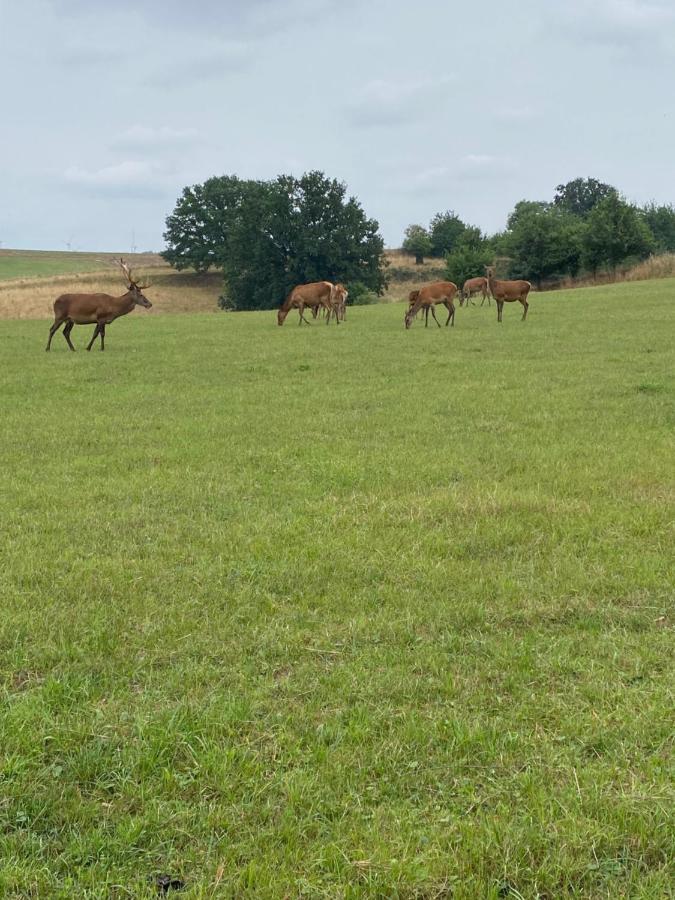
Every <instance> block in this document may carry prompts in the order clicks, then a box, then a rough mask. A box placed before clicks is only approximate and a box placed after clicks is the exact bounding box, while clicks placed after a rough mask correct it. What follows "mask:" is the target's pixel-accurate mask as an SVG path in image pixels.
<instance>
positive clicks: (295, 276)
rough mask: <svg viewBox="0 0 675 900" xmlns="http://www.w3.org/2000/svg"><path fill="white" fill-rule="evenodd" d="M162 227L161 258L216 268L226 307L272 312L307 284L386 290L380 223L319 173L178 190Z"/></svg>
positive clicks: (218, 181) (220, 181)
mask: <svg viewBox="0 0 675 900" xmlns="http://www.w3.org/2000/svg"><path fill="white" fill-rule="evenodd" d="M166 224H167V230H166V232H165V235H164V237H165V239H166V241H167V249H166V250H165V252H164V254H163V256H164V258H165V259H166V260H167V261H168V262H169V263H170V264H171V265H173V266H175V267H176V268H178V269H184V268H188V267H190V268H194V269H196V271H198V272H204V271H207V270H208V269H209V268H211V267H214V268H218V269H220V270H222V272H223V276H224V279H225V292H224V302H228V303H231V304H233V305H234V306H235V307H236V308H237V309H271V308H274V307H276V306H278V305H279V303H280V302H281V301H282V300H283V299H284V297H285V296H286V295H287V294H288V292H289V291H290V290H291V289H292V288H293V287H294V286H295V285H297V284H303V283H306V282H310V281H320V280H323V279H327V280H330V281H335V282H337V281H342V282H344V283H345V284H346V285H347V286H348V285H349V283H350V282H359V283H360V284H361V285H364V286H365V287H366V288H367V289H368V290H370V291H373V292H375V293H377V294H380V293H382V291H383V290H384V288H385V286H386V278H385V257H384V241H383V239H382V237H381V235H380V233H379V225H378V223H377V222H376V221H375V220H374V219H369V218H368V217H367V216H366V215H365V213H364V211H363V209H362V208H361V206H360V204H359V203H358V201H357V200H356V199H355V198H354V197H347V195H346V187H345V185H344V184H342V183H341V182H339V181H336V180H334V179H329V178H327V177H326V176H325V175H324V174H323V173H322V172H317V171H314V172H308V173H306V174H305V175H303V176H302V177H301V178H296V177H294V176H292V175H280V176H278V178H276V179H274V180H273V181H250V180H240V179H238V178H237V177H236V176H222V177H218V178H210V179H208V181H206V182H205V183H204V184H203V185H195V186H194V187H188V188H185V189H184V190H183V193H182V195H181V197H180V198H179V199H178V202H177V204H176V207H175V209H174V211H173V213H172V214H171V215H170V216H169V217H168V218H167V223H166Z"/></svg>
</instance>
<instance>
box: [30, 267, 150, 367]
mask: <svg viewBox="0 0 675 900" xmlns="http://www.w3.org/2000/svg"><path fill="white" fill-rule="evenodd" d="M117 264H118V265H119V267H120V269H121V270H122V273H123V274H124V277H125V278H126V281H127V284H128V285H129V287H128V288H127V292H126V294H123V295H122V296H121V297H112V296H111V295H110V294H61V296H60V297H57V298H56V300H55V301H54V324H53V325H52V327H51V328H50V329H49V340H48V341H47V348H46V349H47V350H49V348H50V346H51V343H52V338H53V337H54V335H55V334H56V332H57V331H58V330H59V328H60V327H61V326H62V325H63V323H64V322H65V323H66V324H65V327H64V329H63V336H64V338H65V339H66V343H67V344H68V346H69V347H70V349H71V350H75V347H73V344H72V341H71V340H70V332H71V331H72V330H73V326H75V325H94V324H95V325H96V328H95V329H94V334H93V335H92V338H91V340H90V341H89V343H88V344H87V350H91V348H92V344H93V343H94V341H95V340H96V338H97V337H98V335H99V334H100V335H101V350H104V349H105V345H104V338H105V326H106V325H109V324H110V323H111V322H114V321H115V319H119V317H120V316H126V315H127V313H130V312H131V311H132V310H133V308H134V307H135V306H143V307H145V309H150V307H151V306H152V303H151V302H150V301H149V300H148V298H147V297H144V296H143V293H142V292H143V291H144V290H145V289H146V288H147V287H148V285H147V284H139V283H138V282H137V281H135V280H134V278H133V277H132V274H131V270H130V269H129V266H128V265H127V264H126V263H125V262H124V260H123V259H120V260H119V262H118V263H117Z"/></svg>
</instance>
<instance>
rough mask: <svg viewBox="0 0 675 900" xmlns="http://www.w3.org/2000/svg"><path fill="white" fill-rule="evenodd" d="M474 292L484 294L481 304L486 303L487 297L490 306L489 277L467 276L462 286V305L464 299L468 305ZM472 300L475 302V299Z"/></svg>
mask: <svg viewBox="0 0 675 900" xmlns="http://www.w3.org/2000/svg"><path fill="white" fill-rule="evenodd" d="M474 294H482V295H483V299H482V300H481V301H480V305H481V306H482V305H483V304H484V303H485V300H486V298H487V302H488V306H489V305H490V291H489V290H488V280H487V278H467V280H466V281H465V282H464V286H463V287H462V294H461V299H460V306H461V305H462V300H463V301H465V302H466V305H467V306H468V305H469V301H470V300H471V298H472V297H473V295H474ZM471 302H472V303H473V300H471Z"/></svg>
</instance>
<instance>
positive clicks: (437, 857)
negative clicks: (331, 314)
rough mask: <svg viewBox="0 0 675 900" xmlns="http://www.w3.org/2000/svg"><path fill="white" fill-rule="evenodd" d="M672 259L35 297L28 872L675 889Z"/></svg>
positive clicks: (12, 751) (19, 590) (106, 893)
mask: <svg viewBox="0 0 675 900" xmlns="http://www.w3.org/2000/svg"><path fill="white" fill-rule="evenodd" d="M674 288H675V281H673V280H664V281H654V282H644V283H625V284H620V285H616V286H613V287H609V288H595V289H585V290H577V291H567V292H560V293H549V294H532V295H531V297H530V300H531V303H530V312H529V316H528V320H527V322H525V323H522V322H521V321H520V307H519V306H518V308H517V309H516V308H515V306H516V305H514V304H507V305H506V306H505V309H504V322H503V324H502V325H500V326H498V325H497V322H496V311H495V307H494V305H493V306H492V307H491V308H490V309H487V308H483V309H481V308H480V307H476V308H469V309H458V310H457V315H456V327H455V328H454V329H451V328H441V329H438V328H436V326H435V325H433V323H431V324H430V327H429V328H427V329H425V328H424V327H423V324H422V323H421V322H420V321H418V322H416V323H415V324H414V326H413V328H412V329H411V330H410V331H409V332H406V331H405V330H404V328H403V312H404V305H403V304H392V305H379V306H373V307H363V308H355V309H350V310H349V312H348V318H347V321H346V323H345V324H344V325H341V326H339V327H336V326H335V325H331V326H330V327H328V326H326V325H325V324H323V323H320V322H317V323H315V324H313V325H312V326H311V327H307V326H303V327H301V328H299V327H298V326H297V324H296V322H297V316H296V314H295V313H291V315H289V317H288V320H287V322H286V324H285V325H284V326H283V328H279V327H278V326H277V325H276V322H275V315H274V313H273V312H269V313H239V314H231V313H223V314H220V315H217V314H211V315H174V316H166V317H163V316H151V315H147V314H146V315H144V313H143V311H142V310H138V311H136V312H134V314H133V315H131V316H128V317H126V318H125V319H120V320H118V321H116V322H115V323H114V324H112V325H111V326H110V327H109V328H108V332H107V335H106V351H105V353H101V352H99V351H98V350H94V351H92V352H91V353H86V352H85V351H84V346H85V344H86V343H87V341H88V340H89V337H90V334H91V331H92V329H91V328H89V327H86V328H84V327H76V328H75V329H74V331H73V341H74V343H75V344H76V346H77V347H78V350H79V351H80V352H78V353H70V352H69V351H68V350H67V347H66V343H65V341H64V340H63V338H62V337H61V335H60V334H58V335H57V336H56V337H55V338H54V342H53V346H52V352H51V353H49V354H46V353H45V352H44V346H45V344H46V340H47V332H48V328H49V323H48V322H47V321H2V322H0V355H1V357H2V366H1V367H0V406H1V409H2V429H1V430H0V459H1V461H2V465H1V466H0V522H1V523H2V528H1V530H0V610H1V613H2V614H1V616H0V896H2V897H7V898H25V897H37V898H47V897H49V898H52V897H55V898H64V900H65V898H150V897H156V896H158V890H160V889H158V887H157V884H158V882H157V877H158V876H160V875H166V876H170V878H172V879H176V881H175V885H176V887H178V886H179V883H182V884H183V885H184V887H183V890H182V892H181V893H180V894H178V893H176V896H181V897H186V898H211V897H217V898H220V897H223V898H263V900H264V898H279V900H281V898H289V900H290V898H311V900H315V898H382V900H390V898H404V900H413V898H417V900H432V898H453V900H469V898H478V900H497V898H503V897H512V898H521V900H522V898H527V900H530V898H548V900H557V898H561V897H588V898H612V900H615V898H631V900H636V898H654V900H657V898H658V900H661V898H664V897H667V896H673V893H672V892H673V884H674V882H673V875H674V873H673V858H675V854H674V852H673V851H674V846H673V845H674V844H675V839H674V834H675V829H674V827H673V824H674V823H673V809H674V808H675V806H674V804H673V800H674V799H675V798H674V792H673V777H672V776H673V769H672V750H673V687H674V681H675V680H674V678H673V622H674V621H675V620H674V609H673V594H674V589H673V582H674V577H673V576H674V568H673V545H674V543H675V542H674V535H673V499H674V487H673V481H674V479H673V476H674V475H675V453H674V449H675V448H674V443H675V442H674V440H673V436H674V434H675V429H674V426H675V403H674V401H675V307H674V305H673V291H674ZM148 295H149V296H150V298H151V299H152V293H151V291H148ZM443 320H444V317H443V318H441V321H443ZM172 895H173V894H172V893H169V895H168V896H172Z"/></svg>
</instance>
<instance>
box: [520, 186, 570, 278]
mask: <svg viewBox="0 0 675 900" xmlns="http://www.w3.org/2000/svg"><path fill="white" fill-rule="evenodd" d="M583 229H584V224H583V222H582V221H581V220H580V219H579V218H577V217H576V216H573V215H571V214H570V213H568V212H566V211H564V210H562V209H560V208H558V207H556V206H552V205H549V204H547V203H533V202H527V201H522V202H521V203H518V204H517V205H516V207H515V209H514V211H513V212H512V213H511V215H510V216H509V219H508V232H507V234H506V237H505V241H504V243H505V246H506V249H507V252H508V255H509V256H510V257H511V259H512V262H511V270H510V272H511V275H513V276H515V277H516V278H526V279H527V280H529V281H534V282H535V283H536V284H537V286H540V285H541V282H542V281H543V280H544V279H545V278H551V277H553V276H561V275H576V274H577V272H578V270H579V265H580V259H581V241H582V232H583Z"/></svg>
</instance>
